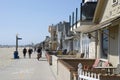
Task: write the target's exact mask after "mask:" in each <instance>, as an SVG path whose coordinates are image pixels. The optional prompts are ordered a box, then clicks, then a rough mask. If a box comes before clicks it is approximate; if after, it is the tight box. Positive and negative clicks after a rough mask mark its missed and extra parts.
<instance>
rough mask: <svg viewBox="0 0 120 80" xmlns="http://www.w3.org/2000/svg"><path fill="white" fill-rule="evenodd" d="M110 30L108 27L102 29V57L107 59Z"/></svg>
mask: <svg viewBox="0 0 120 80" xmlns="http://www.w3.org/2000/svg"><path fill="white" fill-rule="evenodd" d="M108 34H109V31H108V30H107V29H105V30H103V31H102V54H101V58H105V59H107V57H108V40H109V39H108V38H109V36H108Z"/></svg>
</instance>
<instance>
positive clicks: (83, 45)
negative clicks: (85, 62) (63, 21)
mask: <svg viewBox="0 0 120 80" xmlns="http://www.w3.org/2000/svg"><path fill="white" fill-rule="evenodd" d="M96 4H97V1H96V0H94V1H93V0H83V2H82V3H81V9H80V18H79V20H78V19H77V16H76V21H75V22H72V23H74V24H73V25H72V28H71V31H73V32H75V34H76V35H77V40H76V39H75V38H74V43H75V42H76V43H77V44H76V45H74V47H75V46H77V45H80V46H79V47H78V49H79V52H80V53H85V56H86V57H87V58H88V57H89V58H95V44H96V43H95V40H96V39H95V38H94V37H92V38H91V39H90V38H89V35H88V34H83V31H84V29H86V28H88V27H89V26H91V25H93V22H92V20H93V16H94V12H95V8H96ZM76 15H77V10H76ZM73 19H74V15H73V18H72V21H74V20H73ZM92 35H93V36H95V33H92ZM75 48H76V47H75Z"/></svg>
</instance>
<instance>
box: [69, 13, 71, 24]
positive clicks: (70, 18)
mask: <svg viewBox="0 0 120 80" xmlns="http://www.w3.org/2000/svg"><path fill="white" fill-rule="evenodd" d="M69 23H70V26H71V15H69Z"/></svg>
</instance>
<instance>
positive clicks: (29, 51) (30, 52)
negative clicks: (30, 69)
mask: <svg viewBox="0 0 120 80" xmlns="http://www.w3.org/2000/svg"><path fill="white" fill-rule="evenodd" d="M32 52H33V50H32V49H31V48H29V49H28V54H29V58H31V54H32Z"/></svg>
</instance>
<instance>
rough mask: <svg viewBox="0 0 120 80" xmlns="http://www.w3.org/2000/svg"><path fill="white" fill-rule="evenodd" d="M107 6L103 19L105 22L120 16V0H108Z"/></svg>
mask: <svg viewBox="0 0 120 80" xmlns="http://www.w3.org/2000/svg"><path fill="white" fill-rule="evenodd" d="M107 1H108V2H107V6H106V8H105V11H104V13H103V17H102V21H101V22H104V21H106V20H109V19H111V18H114V17H117V16H120V0H116V1H117V4H114V3H113V0H107Z"/></svg>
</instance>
